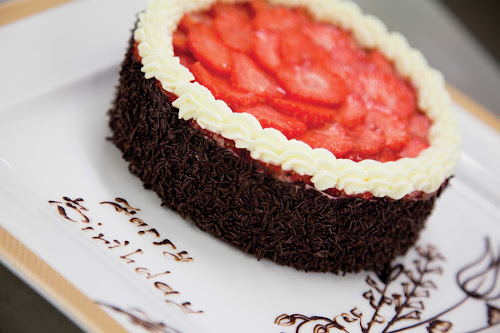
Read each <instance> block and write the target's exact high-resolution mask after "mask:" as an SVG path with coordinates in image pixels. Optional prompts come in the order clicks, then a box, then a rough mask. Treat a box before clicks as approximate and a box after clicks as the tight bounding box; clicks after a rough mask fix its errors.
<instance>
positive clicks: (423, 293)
mask: <svg viewBox="0 0 500 333" xmlns="http://www.w3.org/2000/svg"><path fill="white" fill-rule="evenodd" d="M430 295H431V294H430V292H429V291H428V290H421V291H417V292H415V293H414V294H413V296H414V297H429V296H430Z"/></svg>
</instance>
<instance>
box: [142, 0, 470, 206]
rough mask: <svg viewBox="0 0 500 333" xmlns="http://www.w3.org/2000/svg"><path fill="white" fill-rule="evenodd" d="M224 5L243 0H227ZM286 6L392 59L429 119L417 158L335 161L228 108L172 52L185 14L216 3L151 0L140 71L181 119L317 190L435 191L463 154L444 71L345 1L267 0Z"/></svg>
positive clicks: (393, 195) (402, 193)
mask: <svg viewBox="0 0 500 333" xmlns="http://www.w3.org/2000/svg"><path fill="white" fill-rule="evenodd" d="M224 1H227V2H231V1H240V0H224ZM269 1H270V2H272V3H275V4H279V5H286V6H297V5H300V6H304V7H306V8H308V10H309V11H310V13H311V14H312V15H313V16H314V17H315V18H316V19H317V20H319V21H323V22H329V23H331V24H334V25H337V26H340V27H342V28H344V29H346V30H347V31H350V32H351V33H352V35H353V36H354V38H355V39H356V41H357V42H358V43H359V44H360V45H361V46H363V47H365V48H367V49H372V48H377V49H379V50H380V51H381V52H382V53H384V54H385V55H386V56H387V57H388V58H389V59H390V60H392V61H393V62H394V63H395V65H396V68H397V70H398V71H399V73H400V75H402V76H403V77H405V78H406V79H408V80H410V81H411V82H412V84H413V85H414V87H415V88H416V89H417V92H418V105H419V107H420V108H421V109H422V110H423V111H424V112H425V113H426V114H427V115H428V116H429V118H430V119H431V120H432V121H433V126H432V127H431V129H430V134H429V139H430V140H429V141H430V147H429V148H427V149H425V150H424V151H422V152H421V154H420V155H419V156H418V157H416V158H402V159H399V160H397V161H393V162H385V163H382V162H378V161H374V160H363V161H361V162H353V161H351V160H348V159H337V158H336V157H335V156H334V155H333V154H332V153H331V152H329V151H327V150H325V149H312V148H311V147H310V146H309V145H307V144H305V143H304V142H302V141H298V140H294V139H292V140H288V139H287V138H286V137H285V136H284V135H283V134H282V133H281V132H279V131H277V130H275V129H272V128H266V129H262V127H261V125H260V124H259V122H258V121H257V119H256V118H255V117H254V116H252V115H250V114H241V113H233V111H232V110H231V109H230V108H229V107H228V106H227V105H226V103H225V102H223V101H221V100H216V99H215V98H214V96H213V95H212V93H211V92H210V91H209V90H208V89H207V88H205V87H204V86H202V85H200V84H198V83H197V82H191V81H193V80H194V76H193V75H192V74H191V72H190V71H189V70H188V69H187V68H186V67H184V66H182V65H181V64H180V62H179V58H177V57H174V52H173V46H172V33H173V31H175V30H176V28H177V25H178V22H179V21H180V19H181V18H182V16H183V15H184V14H185V13H188V12H192V11H197V10H203V9H208V8H209V7H210V6H211V5H212V4H213V3H214V2H216V0H150V1H149V4H148V7H147V10H146V11H145V12H144V13H141V14H139V22H138V26H137V29H136V31H135V34H134V38H135V40H136V41H137V42H139V47H138V48H139V54H140V56H141V57H142V64H143V67H142V71H143V72H144V74H145V77H146V78H147V79H150V78H156V79H157V80H158V81H159V82H160V83H161V85H162V87H163V88H164V89H165V90H167V91H169V92H172V93H174V94H176V95H177V96H179V98H178V99H177V100H176V101H175V102H174V103H173V104H174V106H175V107H177V108H178V109H179V117H180V118H182V119H185V120H191V119H193V120H195V121H197V123H198V124H199V125H200V126H201V127H202V128H205V129H208V130H210V131H212V132H215V133H218V134H220V135H222V136H223V137H225V138H227V139H231V140H234V141H235V143H236V147H237V148H244V149H247V150H249V151H250V154H251V156H252V158H254V159H258V160H261V161H263V162H265V163H271V164H274V165H279V166H281V167H282V168H283V169H284V170H293V171H295V172H297V173H298V174H300V175H309V176H312V178H311V181H312V182H313V184H314V186H315V187H316V188H317V189H318V190H326V189H328V188H337V189H339V190H343V191H345V193H347V194H358V193H363V192H370V193H372V194H373V195H374V196H376V197H385V196H387V197H389V198H392V199H401V198H402V197H404V196H405V195H407V194H409V193H412V192H414V191H423V192H425V193H432V192H434V191H436V190H438V189H439V187H440V186H441V184H442V183H443V182H444V181H445V180H446V179H447V178H449V177H450V176H451V175H452V172H453V169H454V168H455V166H456V164H457V163H458V159H459V154H460V135H459V133H458V129H457V125H456V119H455V115H454V114H453V112H452V102H451V98H450V96H449V94H448V93H447V91H446V89H445V81H444V78H443V76H442V75H441V73H440V72H439V71H437V70H435V69H432V68H430V67H429V65H428V63H427V61H426V59H425V58H424V56H423V55H422V53H421V52H420V51H418V50H415V49H413V48H411V47H410V46H409V44H408V41H407V40H406V38H405V37H404V36H402V35H401V34H400V33H397V32H391V33H389V32H388V31H387V28H386V26H385V25H384V23H383V22H381V21H380V20H379V19H378V18H376V17H374V16H371V15H365V14H363V13H362V12H361V10H360V8H359V7H358V6H357V5H356V4H354V3H352V2H348V1H343V0H302V1H300V0H269Z"/></svg>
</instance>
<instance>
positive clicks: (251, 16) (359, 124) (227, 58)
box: [134, 0, 432, 199]
mask: <svg viewBox="0 0 500 333" xmlns="http://www.w3.org/2000/svg"><path fill="white" fill-rule="evenodd" d="M234 27H237V28H234ZM137 46H138V44H137V43H136V47H135V49H134V56H135V58H136V59H137V60H138V61H140V60H141V58H140V56H139V52H138V50H137ZM173 46H174V53H175V55H176V56H178V57H179V58H180V60H181V64H182V65H184V66H185V67H187V68H189V69H190V70H191V72H192V73H193V74H194V76H195V78H196V80H197V81H198V82H199V83H201V84H202V85H204V86H206V87H207V88H208V89H209V90H210V91H211V92H212V93H213V95H214V96H215V97H216V98H217V99H221V100H223V101H225V102H226V103H227V104H228V105H229V106H230V107H231V108H232V109H233V111H234V112H247V113H250V114H252V115H254V116H255V117H256V118H257V119H258V120H259V122H260V123H261V125H262V126H263V127H264V128H266V127H271V128H275V129H278V130H280V131H281V132H282V133H283V134H284V135H285V136H286V137H287V138H288V139H298V140H302V141H304V142H306V143H308V144H309V145H310V146H311V147H312V148H325V149H328V150H330V151H331V152H332V153H334V154H335V156H336V157H337V158H347V159H351V160H353V161H361V160H364V159H374V160H378V161H380V162H387V161H394V160H397V159H399V158H404V157H416V156H418V154H419V153H420V152H421V151H422V150H424V149H426V148H427V147H429V142H428V134H429V129H430V127H431V125H432V122H431V120H430V119H429V118H428V117H427V116H426V115H425V114H424V113H423V112H421V111H420V110H418V108H417V103H416V100H417V96H416V92H415V90H414V89H413V88H412V87H411V85H410V84H409V83H408V82H406V81H405V80H403V79H402V78H401V77H399V76H398V74H397V71H396V69H395V67H394V65H393V64H392V63H391V61H389V60H388V59H387V58H386V57H385V56H384V55H383V54H382V53H381V52H379V51H378V50H364V49H362V48H361V47H359V46H358V45H357V44H356V42H355V41H354V39H353V38H352V37H351V36H350V35H349V34H348V33H347V32H346V31H343V30H342V29H340V28H337V27H334V26H331V25H328V24H324V23H317V22H314V20H313V19H312V18H311V17H310V16H309V15H308V14H307V13H306V11H305V10H303V9H300V8H286V7H280V6H272V5H269V4H268V3H267V2H265V1H262V0H255V1H252V2H249V3H243V4H242V3H240V4H229V3H217V4H215V5H214V6H213V7H212V8H211V9H210V10H209V11H206V12H199V13H191V14H187V15H185V16H184V17H183V19H182V20H181V22H180V24H179V28H178V30H177V31H175V32H174V34H173ZM160 88H161V86H160ZM162 90H163V89H162ZM163 92H164V93H165V94H166V95H167V96H168V97H169V99H170V100H171V101H173V100H175V99H176V98H177V96H175V95H173V94H171V93H168V92H166V91H164V90H163ZM192 124H193V127H196V128H198V129H200V130H202V129H201V128H199V126H198V125H197V124H196V122H192ZM202 131H203V133H205V135H206V136H207V137H210V138H212V139H214V140H215V141H216V142H218V143H219V144H221V145H223V146H224V147H227V148H228V149H231V150H232V151H233V152H235V153H236V154H237V155H239V156H241V157H243V158H246V159H249V160H252V159H251V157H250V155H249V153H248V151H246V150H242V149H237V148H235V145H234V142H233V141H231V140H227V139H225V138H223V137H221V136H220V135H217V134H215V133H212V132H210V131H207V130H202ZM255 162H257V163H258V164H260V165H261V166H262V167H263V170H264V168H267V169H268V170H269V171H270V172H271V173H273V174H274V175H275V176H276V177H278V178H279V179H283V180H286V181H289V182H293V183H295V182H302V183H305V184H308V185H311V184H312V183H311V180H310V177H309V176H301V175H298V174H296V173H294V172H291V171H284V170H282V169H281V167H279V166H273V165H268V164H267V165H266V164H264V163H262V162H260V161H255ZM325 193H326V194H328V195H331V196H332V197H335V198H341V197H346V196H347V195H346V194H345V193H344V192H343V191H339V190H336V189H329V190H327V191H325ZM356 196H358V197H363V198H365V199H371V197H373V196H372V195H371V194H370V193H364V194H358V195H356ZM424 196H425V194H423V193H421V192H414V193H412V194H409V195H407V196H406V197H405V198H406V199H421V198H423V197H424Z"/></svg>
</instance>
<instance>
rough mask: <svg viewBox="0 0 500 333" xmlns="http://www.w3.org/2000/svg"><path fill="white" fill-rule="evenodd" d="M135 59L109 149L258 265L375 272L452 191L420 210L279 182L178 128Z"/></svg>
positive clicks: (418, 203) (408, 203) (114, 114)
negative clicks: (266, 261) (264, 262)
mask: <svg viewBox="0 0 500 333" xmlns="http://www.w3.org/2000/svg"><path fill="white" fill-rule="evenodd" d="M133 50H134V40H133V39H131V41H130V46H129V50H128V52H127V54H126V58H125V60H124V62H123V65H122V69H121V72H120V84H119V88H118V92H117V97H116V100H115V103H114V106H113V108H112V109H111V111H110V126H111V129H112V131H113V137H112V140H113V143H114V144H115V145H116V146H117V147H118V148H119V149H120V150H121V151H122V153H123V157H124V158H125V159H126V160H127V161H128V162H129V163H130V164H129V168H130V171H131V172H132V173H134V174H136V175H137V176H138V177H140V178H141V180H142V181H143V182H144V185H145V187H146V188H150V189H152V190H154V191H155V192H156V193H157V194H158V196H159V197H160V198H161V200H162V202H163V204H164V205H167V206H168V207H170V208H172V209H175V210H177V211H178V212H179V213H180V214H181V215H182V216H183V217H187V216H189V217H190V218H191V219H192V220H193V222H194V223H195V224H196V225H197V226H198V227H199V228H200V229H202V230H204V231H207V232H209V233H211V234H213V235H215V236H216V237H217V238H220V239H223V240H224V241H226V242H228V243H230V244H232V245H234V246H236V247H238V248H240V249H242V250H243V251H245V252H247V253H251V254H254V255H255V256H256V257H257V258H258V259H261V258H269V259H271V260H273V261H275V262H277V263H279V264H282V265H286V266H293V267H295V268H297V269H302V270H306V271H320V272H334V273H339V272H357V271H360V270H379V269H381V268H382V267H383V266H384V265H385V264H386V263H387V262H389V261H391V260H392V259H393V258H394V257H396V256H397V255H401V254H404V253H405V252H406V251H407V250H408V248H409V247H410V246H411V245H412V244H414V242H415V241H416V240H417V238H418V234H419V232H420V230H421V229H422V228H423V226H424V222H425V220H426V219H427V217H428V216H429V215H430V213H431V211H432V208H433V205H434V201H435V199H436V198H437V197H438V196H439V195H440V193H441V191H442V189H443V188H444V187H445V186H446V183H447V181H445V182H444V183H443V186H441V187H440V188H439V190H438V191H437V192H435V193H433V194H431V195H429V197H427V198H425V199H422V200H406V199H403V200H393V199H390V198H387V197H385V198H376V199H373V200H366V199H363V198H359V197H350V198H338V199H335V198H331V197H328V196H326V195H325V194H323V193H321V192H319V191H317V190H316V189H314V188H311V187H308V186H306V185H304V184H300V183H299V184H291V183H288V182H283V181H280V180H278V179H276V178H275V177H273V176H272V174H271V173H269V171H267V170H262V167H261V166H260V165H259V164H258V163H256V162H254V161H251V160H248V159H244V158H241V157H239V156H237V155H235V154H234V153H233V152H232V151H230V150H228V149H226V148H223V147H220V146H219V145H217V143H216V142H214V141H213V140H212V139H210V138H208V137H206V136H205V135H204V134H203V133H201V132H200V131H199V130H197V129H195V128H193V127H192V126H191V124H190V122H188V121H185V120H183V119H180V118H179V110H178V109H176V108H175V107H173V106H172V104H171V103H170V102H169V100H168V98H167V96H166V95H165V94H164V93H163V92H162V91H161V89H160V88H159V87H158V85H157V82H156V80H155V79H146V78H145V77H144V73H142V72H141V67H142V66H141V64H140V63H139V62H137V61H136V60H135V59H134V55H133Z"/></svg>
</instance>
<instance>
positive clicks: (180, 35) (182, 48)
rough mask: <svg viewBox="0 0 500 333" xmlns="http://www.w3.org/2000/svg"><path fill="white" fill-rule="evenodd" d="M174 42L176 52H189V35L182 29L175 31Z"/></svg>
mask: <svg viewBox="0 0 500 333" xmlns="http://www.w3.org/2000/svg"><path fill="white" fill-rule="evenodd" d="M172 44H173V45H174V53H175V54H179V53H187V52H189V49H188V45H187V35H186V34H185V33H184V32H182V31H180V30H177V31H175V32H174V35H173V36H172Z"/></svg>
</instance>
